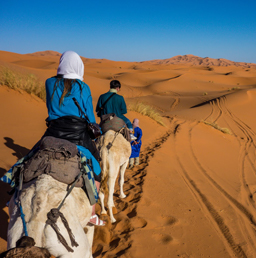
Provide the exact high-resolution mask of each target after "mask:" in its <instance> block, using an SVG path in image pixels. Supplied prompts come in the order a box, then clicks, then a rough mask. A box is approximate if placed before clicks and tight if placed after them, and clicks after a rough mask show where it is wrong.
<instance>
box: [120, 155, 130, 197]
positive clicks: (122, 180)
mask: <svg viewBox="0 0 256 258" xmlns="http://www.w3.org/2000/svg"><path fill="white" fill-rule="evenodd" d="M128 162H129V160H127V161H126V162H125V163H124V164H123V165H122V166H121V168H120V178H119V186H120V195H119V197H120V198H125V197H126V195H125V194H124V189H123V186H124V173H125V170H126V167H127V164H128Z"/></svg>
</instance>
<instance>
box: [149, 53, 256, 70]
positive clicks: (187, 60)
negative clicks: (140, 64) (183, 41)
mask: <svg viewBox="0 0 256 258" xmlns="http://www.w3.org/2000/svg"><path fill="white" fill-rule="evenodd" d="M149 62H151V63H154V64H187V65H193V66H198V65H203V66H241V67H245V68H256V64H253V63H245V62H233V61H230V60H227V59H223V58H218V59H214V58H209V57H204V58H202V57H199V56H194V55H183V56H181V55H178V56H174V57H172V58H168V59H162V60H152V61H149Z"/></svg>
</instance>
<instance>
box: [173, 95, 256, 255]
mask: <svg viewBox="0 0 256 258" xmlns="http://www.w3.org/2000/svg"><path fill="white" fill-rule="evenodd" d="M209 104H210V105H211V112H210V114H209V115H208V116H207V119H208V120H211V121H214V122H217V121H218V120H219V119H220V118H222V119H223V120H224V121H225V122H226V123H227V124H228V125H232V126H230V128H232V131H233V135H234V136H235V138H236V140H237V141H238V144H239V146H240V150H239V160H238V169H239V174H240V185H241V186H240V188H241V189H240V191H239V193H238V196H239V198H237V197H234V196H232V195H231V194H230V193H228V192H227V191H226V190H225V188H224V187H222V186H221V181H220V182H217V181H216V180H218V178H217V179H216V177H215V179H213V177H212V176H211V175H213V174H214V172H216V171H212V170H211V169H210V168H209V167H208V166H206V167H205V166H204V165H203V163H202V162H201V161H200V157H197V155H196V152H195V151H194V148H193V139H192V138H193V131H194V130H196V127H197V125H198V122H185V123H182V124H179V125H178V126H177V130H176V132H175V135H174V137H175V146H174V147H175V152H176V157H177V160H178V163H179V166H180V168H181V169H180V171H181V174H182V176H183V178H184V180H185V182H186V183H187V185H188V187H189V188H190V190H191V191H192V193H193V194H194V196H195V198H196V199H197V200H198V202H199V203H200V205H201V206H202V208H204V209H206V210H207V212H208V214H209V217H210V219H211V220H212V223H213V225H214V226H215V227H216V229H217V230H218V232H219V234H220V236H221V237H223V238H224V239H225V242H226V243H227V245H226V247H227V250H228V251H229V253H230V255H231V257H232V256H236V257H251V255H252V254H253V253H254V254H255V252H256V247H255V243H256V220H255V216H254V214H255V208H256V207H255V200H254V194H255V192H256V191H255V184H253V185H252V183H251V180H252V179H253V181H254V182H256V173H255V171H256V169H255V165H254V162H253V160H255V155H254V156H253V157H250V156H249V154H248V153H255V150H256V145H255V132H254V131H253V130H252V129H251V128H250V127H249V126H248V125H247V124H246V123H245V122H243V120H242V119H240V118H238V117H237V116H236V115H235V114H234V113H233V112H232V111H231V110H230V109H229V108H228V106H227V102H226V97H222V98H218V99H215V100H214V101H211V102H210V103H209ZM234 131H236V132H237V134H235V132H234ZM238 134H239V135H240V136H238ZM241 135H242V136H241ZM179 137H182V138H183V139H179ZM184 137H186V138H187V139H186V142H187V143H188V144H187V145H186V146H184V145H183V146H182V149H180V147H179V142H181V141H182V140H183V141H184ZM251 148H253V150H251ZM249 149H250V151H249ZM184 152H185V153H186V154H187V155H186V157H183V156H184V155H182V153H184ZM185 159H186V162H183V160H184V161H185ZM184 164H186V165H185V166H184ZM188 164H189V165H188ZM190 171H193V173H191V172H190ZM209 189H210V190H209ZM251 189H252V190H253V191H252V190H251ZM210 191H212V193H214V194H212V195H214V196H215V199H216V200H214V198H210V196H211V194H210ZM218 200H222V201H221V202H220V201H218ZM227 205H228V209H229V210H228V211H227V214H231V215H233V216H234V217H237V221H236V222H230V221H229V220H228V219H227V218H226V217H225V215H223V214H222V213H221V211H222V210H224V209H225V207H227ZM219 207H223V208H222V209H218V208H219ZM244 243H247V244H246V245H245V244H244ZM244 246H245V247H244Z"/></svg>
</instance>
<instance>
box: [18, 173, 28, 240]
mask: <svg viewBox="0 0 256 258" xmlns="http://www.w3.org/2000/svg"><path fill="white" fill-rule="evenodd" d="M22 185H23V173H22V172H20V175H19V188H18V190H17V188H16V191H15V204H16V205H17V206H18V208H19V210H20V217H21V220H22V224H23V228H24V233H25V236H28V231H27V225H26V221H25V214H24V212H23V209H22V205H21V201H20V192H21V190H22Z"/></svg>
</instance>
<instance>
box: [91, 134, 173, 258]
mask: <svg viewBox="0 0 256 258" xmlns="http://www.w3.org/2000/svg"><path fill="white" fill-rule="evenodd" d="M171 133H172V131H171V130H169V131H167V132H166V133H165V134H164V135H163V136H162V137H160V138H159V139H157V140H156V141H155V142H153V143H152V144H151V145H150V146H148V147H147V148H146V149H145V150H144V151H143V152H142V153H141V156H140V165H139V166H136V167H134V168H133V169H132V170H129V169H127V170H126V173H125V183H124V192H125V194H126V195H127V197H126V198H125V199H120V198H119V197H118V196H119V185H118V182H116V185H115V189H116V190H115V194H114V202H115V205H116V209H117V213H116V214H115V215H114V216H115V218H116V220H117V221H116V223H114V224H111V223H110V220H109V217H108V216H101V218H102V219H104V220H105V221H107V226H106V227H96V229H95V236H96V237H95V239H101V241H96V242H95V241H94V243H93V257H94V258H101V257H120V256H121V255H122V254H124V253H125V252H126V251H127V250H128V249H129V248H130V247H131V245H132V241H131V240H130V235H131V232H132V231H134V230H136V229H137V228H143V227H145V226H146V225H147V221H145V220H144V219H143V218H140V217H138V216H136V215H137V205H138V202H139V201H140V199H141V194H142V192H143V183H144V178H145V176H146V175H147V166H148V165H149V162H150V159H151V158H152V157H153V156H154V153H155V151H157V150H158V149H159V148H161V146H162V144H163V143H164V142H165V141H166V140H167V139H168V138H169V136H170V135H171Z"/></svg>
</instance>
